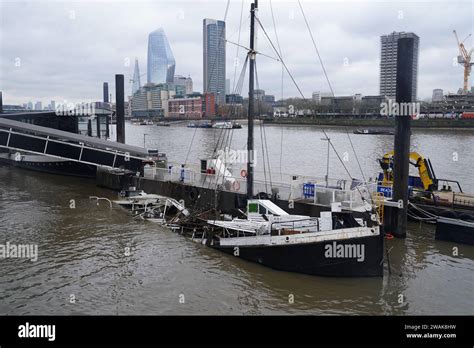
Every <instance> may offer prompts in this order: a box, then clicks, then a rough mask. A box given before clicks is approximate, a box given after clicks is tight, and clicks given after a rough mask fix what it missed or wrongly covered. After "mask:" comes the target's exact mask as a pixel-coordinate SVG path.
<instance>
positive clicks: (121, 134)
mask: <svg viewBox="0 0 474 348" xmlns="http://www.w3.org/2000/svg"><path fill="white" fill-rule="evenodd" d="M115 115H116V118H117V142H119V143H122V144H125V99H124V77H123V75H119V74H118V75H115Z"/></svg>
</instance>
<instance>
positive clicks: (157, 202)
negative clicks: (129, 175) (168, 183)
mask: <svg viewBox="0 0 474 348" xmlns="http://www.w3.org/2000/svg"><path fill="white" fill-rule="evenodd" d="M120 196H121V199H119V200H115V201H112V203H114V204H117V205H119V206H121V207H123V208H125V209H127V210H129V211H130V212H131V213H132V215H134V216H137V217H140V218H142V219H146V220H148V221H151V222H159V223H161V224H163V225H168V224H176V223H177V222H178V218H179V217H180V216H183V217H187V216H189V211H188V210H187V209H186V208H185V207H184V205H183V204H182V203H180V202H178V201H177V200H176V199H173V198H170V197H166V196H162V195H156V194H149V193H146V192H145V191H143V190H137V189H136V188H135V187H130V188H129V189H128V190H123V191H121V192H120Z"/></svg>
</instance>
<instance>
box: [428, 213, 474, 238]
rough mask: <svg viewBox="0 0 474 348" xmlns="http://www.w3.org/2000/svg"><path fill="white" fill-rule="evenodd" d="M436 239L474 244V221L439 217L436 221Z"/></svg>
mask: <svg viewBox="0 0 474 348" xmlns="http://www.w3.org/2000/svg"><path fill="white" fill-rule="evenodd" d="M435 239H437V240H444V241H450V242H456V243H461V244H469V245H474V223H472V222H466V221H462V220H456V219H448V218H439V219H438V220H437V222H436V233H435Z"/></svg>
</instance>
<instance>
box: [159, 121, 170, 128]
mask: <svg viewBox="0 0 474 348" xmlns="http://www.w3.org/2000/svg"><path fill="white" fill-rule="evenodd" d="M156 125H157V126H158V127H169V126H170V124H169V123H168V122H163V121H161V122H157V123H156Z"/></svg>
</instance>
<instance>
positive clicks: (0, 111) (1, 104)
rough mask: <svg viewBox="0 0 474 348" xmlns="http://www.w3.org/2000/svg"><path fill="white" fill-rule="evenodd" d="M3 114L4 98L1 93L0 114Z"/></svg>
mask: <svg viewBox="0 0 474 348" xmlns="http://www.w3.org/2000/svg"><path fill="white" fill-rule="evenodd" d="M2 113H3V96H2V92H1V91H0V114H2Z"/></svg>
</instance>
